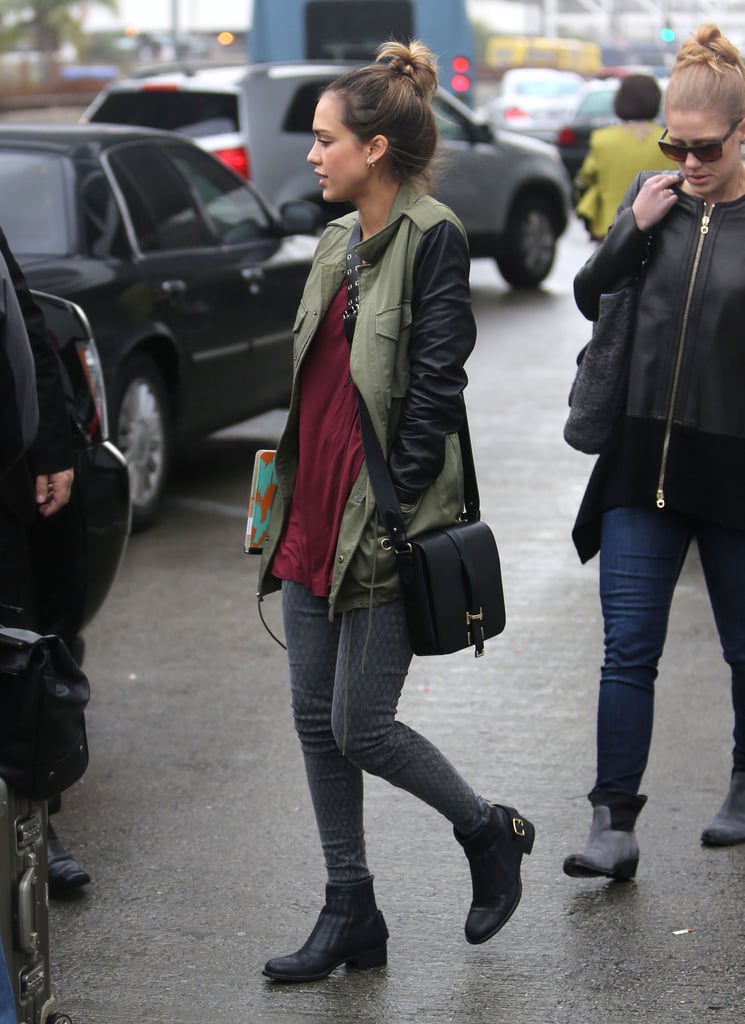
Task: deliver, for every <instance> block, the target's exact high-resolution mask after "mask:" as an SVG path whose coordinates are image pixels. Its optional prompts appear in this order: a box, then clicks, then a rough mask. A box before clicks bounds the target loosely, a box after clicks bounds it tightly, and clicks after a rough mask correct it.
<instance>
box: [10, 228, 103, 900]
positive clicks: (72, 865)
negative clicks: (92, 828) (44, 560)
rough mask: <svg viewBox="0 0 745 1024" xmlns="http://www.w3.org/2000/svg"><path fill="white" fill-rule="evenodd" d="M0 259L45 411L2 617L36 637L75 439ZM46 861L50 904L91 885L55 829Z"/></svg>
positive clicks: (23, 292) (18, 509)
mask: <svg viewBox="0 0 745 1024" xmlns="http://www.w3.org/2000/svg"><path fill="white" fill-rule="evenodd" d="M0 254H2V257H3V259H4V260H5V263H6V265H7V269H8V272H9V275H10V280H11V282H12V285H13V288H14V290H15V294H16V296H17V299H18V303H19V305H20V309H21V313H22V314H23V320H24V323H25V325H26V332H27V334H28V340H29V343H30V346H31V351H32V353H33V358H34V365H35V368H36V389H37V401H38V407H39V426H38V430H37V433H36V437H35V439H34V441H33V442H32V444H31V446H30V447H29V449H28V451H27V452H26V454H25V455H24V457H23V458H21V459H19V460H18V461H17V462H16V463H15V464H14V465H13V466H12V467H11V468H10V469H9V470H8V472H7V473H6V474H5V475H4V476H3V478H2V480H0V614H2V620H3V624H4V625H6V626H15V627H18V628H22V629H32V630H35V629H37V626H38V617H37V605H38V601H37V596H36V593H35V581H36V572H35V569H34V562H33V552H32V540H31V535H32V530H33V528H34V526H35V524H36V523H37V522H38V520H39V518H40V517H41V518H42V519H45V520H46V519H49V518H50V517H51V516H54V515H56V514H57V513H59V512H60V510H61V509H63V508H65V506H66V505H67V504H68V502H69V501H70V495H71V492H72V484H73V476H74V472H73V452H72V437H71V432H70V423H69V419H68V416H67V410H66V408H65V395H64V390H63V384H62V375H61V373H60V367H59V362H58V360H57V356H56V355H55V353H54V350H53V348H52V346H51V344H50V343H49V339H48V335H47V330H46V325H45V323H44V317H43V315H42V312H41V310H40V309H39V307H38V305H37V304H36V302H35V301H34V298H33V296H32V294H31V291H30V290H29V287H28V284H27V283H26V279H25V277H24V275H23V273H22V271H21V269H20V267H19V266H18V263H17V262H16V260H15V258H14V256H13V253H12V252H11V250H10V246H9V245H8V241H7V239H6V237H5V234H4V233H3V232H2V230H0ZM58 805H59V801H57V806H58ZM55 809H56V807H55V806H51V807H50V810H55ZM47 853H48V861H49V891H50V894H51V895H52V896H61V895H65V894H66V893H67V892H68V891H69V890H71V889H76V888H78V887H79V886H81V885H85V884H86V883H87V882H89V881H90V876H89V875H88V873H87V872H86V871H84V870H83V869H82V868H81V867H80V865H79V864H78V863H77V862H76V861H75V859H74V857H72V855H71V854H70V853H69V852H68V851H67V850H66V849H65V847H64V846H63V845H62V843H60V841H59V839H58V838H57V835H56V833H55V830H54V828H53V826H52V825H51V824H50V826H49V843H48V848H47Z"/></svg>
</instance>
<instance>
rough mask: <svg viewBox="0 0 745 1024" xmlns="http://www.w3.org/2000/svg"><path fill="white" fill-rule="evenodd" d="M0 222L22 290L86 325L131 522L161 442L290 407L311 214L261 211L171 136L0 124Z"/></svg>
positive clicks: (225, 175)
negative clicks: (68, 309) (52, 301)
mask: <svg viewBox="0 0 745 1024" xmlns="http://www.w3.org/2000/svg"><path fill="white" fill-rule="evenodd" d="M0 224H2V225H3V227H4V230H5V233H6V235H7V237H8V240H9V243H10V245H11V248H12V249H13V252H14V254H15V256H16V259H17V260H18V262H19V263H20V264H21V266H22V268H23V270H24V272H25V274H26V277H27V279H28V281H29V284H30V285H31V287H33V288H37V289H42V290H45V291H48V292H53V293H55V294H58V295H61V296H63V297H65V298H67V299H70V300H72V301H74V302H77V303H79V304H80V305H81V306H82V307H83V308H84V309H85V311H86V315H87V316H88V318H89V320H90V323H91V326H92V328H93V333H94V335H95V338H96V344H97V346H98V351H99V353H100V357H101V364H102V367H103V377H104V381H105V389H106V394H107V398H108V403H109V411H110V415H111V422H112V436H113V439H114V441H115V443H116V445H117V446H118V447H119V448H120V450H121V451H122V452H123V454H124V455H125V457H126V459H127V462H128V465H129V472H130V480H131V491H132V503H133V526H134V528H141V527H143V526H145V525H147V524H148V523H150V522H152V520H153V518H154V517H155V515H156V513H157V510H158V505H159V502H160V499H161V495H162V493H163V487H164V483H165V479H166V473H167V469H168V463H169V457H170V455H171V451H172V448H173V445H175V444H181V443H184V442H188V441H190V440H192V439H194V438H197V437H199V436H201V435H204V434H207V433H209V432H211V431H214V430H217V429H220V428H222V427H225V426H228V425H229V424H233V423H236V422H240V421H241V420H243V419H245V418H247V417H248V416H252V415H255V414H257V413H260V412H264V411H266V410H267V409H270V408H273V407H275V406H278V405H282V404H284V403H285V402H286V401H287V399H288V396H289V391H290V387H291V369H292V367H291V364H292V319H293V311H294V309H295V308H296V306H297V303H298V301H299V298H300V294H301V291H302V287H303V283H304V281H305V278H306V276H307V273H308V270H309V267H310V263H311V259H312V255H313V251H314V249H315V245H316V242H317V235H316V232H317V227H318V217H317V212H316V208H315V207H313V206H311V205H310V204H307V203H294V204H288V205H287V206H286V207H285V208H284V210H283V211H282V212H281V213H280V214H276V213H274V212H272V210H271V209H270V207H269V206H268V205H267V204H266V202H265V201H264V200H263V199H262V197H261V196H260V195H259V193H258V192H257V191H256V190H255V189H254V188H252V187H251V186H250V185H249V184H248V183H247V182H245V181H244V180H242V179H240V178H239V177H238V176H237V175H235V174H234V173H233V172H232V171H230V170H228V169H227V168H226V167H225V166H224V165H223V164H222V163H220V161H218V160H216V159H215V158H214V157H212V156H211V155H210V154H208V153H205V152H204V151H203V150H202V149H200V148H199V147H198V146H196V145H195V144H194V143H192V142H190V141H189V140H188V139H185V138H181V137H179V136H176V135H174V134H172V133H168V132H156V131H151V130H148V129H130V128H121V127H112V126H106V127H104V126H100V125H92V126H83V125H48V126H38V125H25V126H21V125H14V126H11V125H7V126H2V127H0ZM302 232H307V233H306V234H302Z"/></svg>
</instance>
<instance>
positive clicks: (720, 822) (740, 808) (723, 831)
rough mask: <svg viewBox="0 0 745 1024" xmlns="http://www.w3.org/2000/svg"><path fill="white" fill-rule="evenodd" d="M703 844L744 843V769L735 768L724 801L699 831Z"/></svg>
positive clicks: (726, 844)
mask: <svg viewBox="0 0 745 1024" xmlns="http://www.w3.org/2000/svg"><path fill="white" fill-rule="evenodd" d="M701 842H702V843H703V844H704V845H705V846H734V845H735V844H736V843H745V771H743V770H742V769H740V770H738V769H735V770H734V771H733V772H732V780H731V781H730V784H729V792H728V793H727V796H726V797H725V798H724V803H723V804H722V806H721V807H720V808H719V810H718V811H717V813H716V814H715V815H714V817H713V818H712V819H711V821H710V822H709V824H708V825H707V826H706V828H705V829H704V831H703V832H702V833H701Z"/></svg>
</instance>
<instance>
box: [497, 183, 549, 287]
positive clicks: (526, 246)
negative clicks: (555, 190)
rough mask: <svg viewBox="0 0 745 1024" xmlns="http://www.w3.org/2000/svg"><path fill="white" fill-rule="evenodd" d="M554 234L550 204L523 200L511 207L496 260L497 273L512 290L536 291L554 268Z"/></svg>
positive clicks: (538, 199) (532, 198)
mask: <svg viewBox="0 0 745 1024" xmlns="http://www.w3.org/2000/svg"><path fill="white" fill-rule="evenodd" d="M558 237H559V236H558V232H557V230H556V223H555V219H554V216H553V212H552V209H551V205H550V203H549V202H548V201H547V200H546V199H544V198H543V197H541V196H523V197H522V198H520V199H518V200H517V202H516V203H515V205H514V206H513V208H512V210H511V212H510V215H509V217H508V219H507V228H506V231H505V234H504V238H503V240H502V244H501V246H500V248H499V251H498V253H497V256H496V260H497V266H498V267H499V272H500V273H501V275H502V277H503V278H504V279H505V281H506V282H507V284H509V285H512V287H513V288H536V287H537V286H538V285H539V284H540V283H541V281H544V280H545V279H546V278H547V277H548V275H549V273H550V271H551V267H552V266H553V265H554V259H555V257H556V243H557V240H558Z"/></svg>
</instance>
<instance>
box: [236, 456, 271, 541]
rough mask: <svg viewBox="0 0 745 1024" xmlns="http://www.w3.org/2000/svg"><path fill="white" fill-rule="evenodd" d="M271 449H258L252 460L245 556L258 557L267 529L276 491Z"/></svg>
mask: <svg viewBox="0 0 745 1024" xmlns="http://www.w3.org/2000/svg"><path fill="white" fill-rule="evenodd" d="M276 454H277V453H276V452H275V451H274V449H273V448H260V449H259V450H258V451H257V452H256V457H255V459H254V468H253V475H252V477H251V491H250V493H249V496H248V519H247V520H246V539H245V541H244V544H243V550H244V551H245V552H246V554H247V555H260V554H261V549H262V548H263V547H264V543H265V542H266V538H267V531H268V529H269V514H270V513H271V510H272V502H273V501H274V495H275V493H276V491H277V477H276V474H275V472H274V456H275V455H276Z"/></svg>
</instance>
